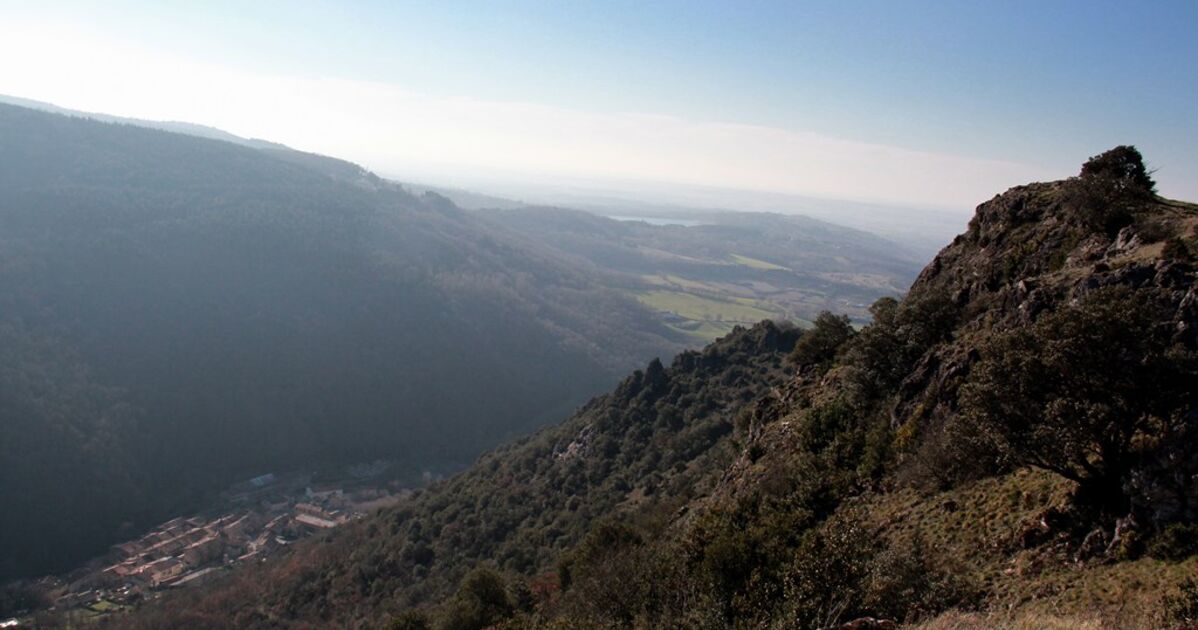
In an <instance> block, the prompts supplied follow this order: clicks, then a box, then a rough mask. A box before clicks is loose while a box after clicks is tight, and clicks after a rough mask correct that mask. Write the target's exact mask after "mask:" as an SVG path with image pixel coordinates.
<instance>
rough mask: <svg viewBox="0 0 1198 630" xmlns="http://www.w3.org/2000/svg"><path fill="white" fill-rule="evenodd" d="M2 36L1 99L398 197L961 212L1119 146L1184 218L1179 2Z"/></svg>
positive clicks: (453, 15)
mask: <svg viewBox="0 0 1198 630" xmlns="http://www.w3.org/2000/svg"><path fill="white" fill-rule="evenodd" d="M0 23H3V24H4V31H5V33H4V37H2V38H0V58H3V59H5V60H6V61H5V63H3V64H0V94H8V95H11V96H19V97H24V98H31V99H37V100H44V101H49V102H52V103H54V104H56V105H60V106H63V107H69V108H74V109H81V110H86V111H97V112H103V113H108V114H114V115H120V116H131V117H139V118H150V119H161V120H184V121H188V122H195V123H201V124H206V125H212V126H215V127H219V128H221V129H225V130H227V131H230V132H233V133H236V134H238V135H243V136H248V137H258V138H265V139H269V140H273V141H277V142H283V143H285V144H288V145H290V146H293V147H295V148H299V149H303V150H308V151H316V152H320V153H325V154H329V155H334V156H337V157H342V158H345V159H349V160H353V161H355V162H358V163H361V164H362V165H364V166H366V167H367V168H370V169H372V170H375V171H376V172H379V173H381V174H384V175H389V176H394V177H397V178H401V179H402V178H405V177H406V178H408V179H420V178H424V179H430V178H431V179H437V180H439V181H440V182H448V183H453V182H454V181H458V180H460V181H463V182H465V181H468V180H469V178H470V177H471V175H472V174H473V175H474V176H476V177H477V175H478V174H479V173H485V174H486V175H487V177H488V178H490V179H492V180H496V179H499V180H502V179H503V178H505V177H507V178H511V179H513V180H520V181H526V182H527V181H534V182H535V181H538V180H543V181H546V182H549V181H554V180H555V179H557V180H560V179H561V178H572V179H573V180H577V179H579V178H583V179H587V180H588V181H595V182H603V181H642V182H662V183H667V184H671V185H678V186H707V187H719V188H721V189H736V190H745V191H755V192H759V193H760V192H765V193H781V194H792V195H806V196H813V197H824V198H829V199H848V200H857V201H867V202H880V203H887V204H896V205H902V206H912V207H924V208H937V209H953V210H960V211H961V212H968V211H970V210H971V209H972V208H973V207H974V206H975V205H976V204H978V203H980V202H982V201H984V200H986V199H988V198H989V197H991V196H993V195H994V194H996V193H998V192H1001V191H1002V190H1005V189H1006V188H1008V187H1010V186H1013V185H1017V184H1021V183H1025V182H1027V181H1032V180H1047V179H1056V178H1060V177H1065V176H1068V175H1072V174H1075V173H1076V172H1077V170H1078V168H1079V166H1080V164H1081V163H1082V162H1083V161H1084V160H1085V159H1086V158H1087V157H1089V156H1091V155H1094V154H1097V153H1099V152H1101V151H1103V150H1105V149H1108V148H1110V147H1112V146H1115V145H1117V144H1124V143H1130V144H1135V145H1137V146H1138V147H1140V149H1141V150H1142V151H1143V153H1144V154H1145V156H1146V158H1147V160H1148V161H1149V165H1150V167H1152V168H1155V169H1157V170H1156V178H1157V181H1158V183H1159V188H1160V191H1161V193H1162V194H1164V195H1166V196H1171V197H1176V198H1183V199H1189V200H1198V151H1195V149H1198V115H1195V104H1198V70H1196V69H1198V38H1195V37H1193V34H1192V31H1193V27H1194V25H1195V24H1198V2H1194V1H1193V0H1181V1H1175V2H1170V1H1167V0H1161V1H1157V2H1150V3H1132V2H1105V1H1102V0H1088V1H1085V2H1074V1H1067V0H1052V1H1042V0H1041V1H1036V2H1030V1H1023V0H1004V1H998V0H994V1H989V2H982V1H971V0H961V1H959V2H916V1H910V2H909V1H901V0H890V1H879V2H865V1H849V0H846V1H844V2H799V1H791V2H769V1H752V0H737V1H732V0H729V1H727V2H703V1H700V0H689V1H685V2H655V1H650V0H639V1H634V2H624V1H621V0H610V1H605V2H585V1H582V0H579V1H577V2H574V1H571V2H532V1H523V2H504V1H498V0H497V1H492V2H471V1H465V0H461V1H455V2H443V1H441V2H404V1H387V2H352V1H349V0H345V1H341V2H275V1H273V0H259V1H256V2H252V3H248V2H224V1H222V0H210V1H208V2H204V3H195V2H175V1H172V0H156V1H152V2H142V1H137V0H108V1H107V2H104V3H96V2H69V1H67V2H52V1H45V2H28V1H19V2H18V1H12V0H0ZM2 141H3V139H2V138H0V142H2ZM455 178H457V179H456V180H455Z"/></svg>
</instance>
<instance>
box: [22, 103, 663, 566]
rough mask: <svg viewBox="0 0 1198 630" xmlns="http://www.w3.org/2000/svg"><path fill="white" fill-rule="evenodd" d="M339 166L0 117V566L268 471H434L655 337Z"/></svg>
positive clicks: (510, 246) (575, 287)
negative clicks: (336, 466) (366, 465)
mask: <svg viewBox="0 0 1198 630" xmlns="http://www.w3.org/2000/svg"><path fill="white" fill-rule="evenodd" d="M603 284H604V282H603V281H602V278H601V276H598V275H597V274H595V273H594V272H593V271H588V270H583V269H580V268H579V267H577V266H576V265H573V264H571V263H569V262H568V261H565V260H563V259H562V258H561V257H560V256H557V255H555V254H552V253H549V252H545V251H538V250H536V249H535V248H530V247H528V246H527V243H524V242H523V241H522V240H520V239H518V238H515V237H512V236H509V235H507V234H506V233H505V232H504V231H503V230H502V229H498V228H496V227H495V226H491V225H484V224H482V223H480V222H479V221H477V220H476V219H474V218H472V217H471V216H469V215H467V214H464V213H462V212H461V211H459V210H458V209H457V208H455V207H454V206H453V205H452V204H450V203H449V202H448V201H446V200H445V199H443V198H440V197H437V196H435V195H425V196H422V197H419V198H417V197H414V196H412V195H409V194H408V193H406V192H404V190H403V189H401V188H399V187H398V186H394V185H391V184H388V183H386V182H384V181H382V180H379V179H378V178H376V177H374V176H373V175H372V174H370V173H368V172H366V171H364V170H362V169H360V168H358V167H356V166H355V165H352V164H349V163H345V162H340V161H337V160H332V159H329V158H324V157H322V156H310V155H307V154H301V153H297V152H294V151H289V150H282V149H276V148H272V147H266V148H263V149H255V148H252V147H244V146H238V145H234V144H231V143H227V142H221V141H216V140H210V139H202V138H195V137H190V136H184V135H180V134H174V133H167V132H164V131H160V130H151V129H146V128H142V127H136V126H128V125H120V124H109V123H101V122H96V121H92V120H86V119H82V118H72V117H67V116H61V115H55V114H49V113H45V112H38V111H34V110H30V109H25V108H20V107H14V106H9V105H0V357H2V361H0V502H2V503H3V504H5V505H8V506H11V507H12V508H13V509H11V510H10V511H8V512H7V513H6V516H5V518H4V519H3V520H4V522H3V525H2V526H0V576H12V575H20V574H30V573H33V572H44V571H51V570H61V569H63V568H65V567H68V566H70V565H71V564H72V563H73V562H77V561H79V560H80V559H82V558H84V557H86V556H88V555H90V554H93V553H96V552H97V551H102V550H103V549H104V548H105V545H106V544H109V543H111V542H115V541H116V540H119V538H118V536H127V535H131V534H134V533H136V531H137V530H138V528H140V527H144V526H145V525H148V524H149V523H150V522H152V521H151V520H150V519H154V518H162V517H164V516H167V515H169V514H170V513H171V511H172V510H176V509H183V508H186V507H189V506H193V505H194V503H195V501H196V500H197V499H198V498H199V497H200V496H201V495H203V494H204V493H206V492H209V491H213V490H215V489H218V488H220V487H221V486H222V485H223V484H227V483H229V482H231V481H234V480H237V479H240V478H244V477H246V476H251V475H256V474H261V473H263V472H267V471H272V470H285V469H289V468H311V467H314V466H317V465H320V464H325V463H337V462H342V463H343V462H348V461H360V460H363V459H369V458H375V457H386V458H391V459H395V460H398V461H399V462H400V463H401V464H402V465H404V466H408V467H410V468H411V469H413V470H415V471H417V472H418V471H419V470H420V469H422V468H433V469H440V470H446V469H453V468H455V467H459V466H462V465H464V464H465V463H467V462H469V461H470V460H471V459H472V458H473V457H474V456H476V455H477V454H478V453H479V452H481V451H482V450H483V449H485V448H488V447H490V446H493V445H494V444H496V443H497V442H499V441H500V440H501V439H507V438H511V437H513V436H516V435H520V434H522V433H526V432H528V431H530V430H532V429H534V428H536V427H537V426H539V425H540V424H543V423H544V422H545V421H546V420H548V419H551V418H553V417H555V416H558V415H560V414H562V413H564V412H566V411H568V410H569V409H571V408H572V407H574V406H575V405H577V404H579V403H581V402H582V401H583V400H585V399H586V397H587V396H589V395H592V394H594V393H595V392H596V391H598V390H599V389H601V388H603V387H606V386H607V385H609V384H610V383H612V382H614V381H615V379H616V378H617V377H618V376H619V375H620V374H622V373H625V372H626V371H627V370H628V369H631V368H632V367H634V366H635V365H639V364H642V363H643V361H645V360H647V359H648V358H650V357H652V356H656V355H662V354H666V353H672V352H674V351H676V349H677V348H678V347H679V346H678V345H677V343H676V340H675V337H674V336H673V335H672V333H670V332H669V331H668V330H666V329H664V328H663V327H662V326H660V325H659V324H657V323H655V321H654V320H653V318H652V316H651V315H650V314H649V313H647V312H646V311H645V310H644V309H643V308H642V307H640V306H639V305H638V304H636V303H635V302H634V301H631V300H629V299H627V298H625V297H623V296H621V295H619V294H616V293H614V292H612V291H609V290H607V289H604V288H603Z"/></svg>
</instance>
